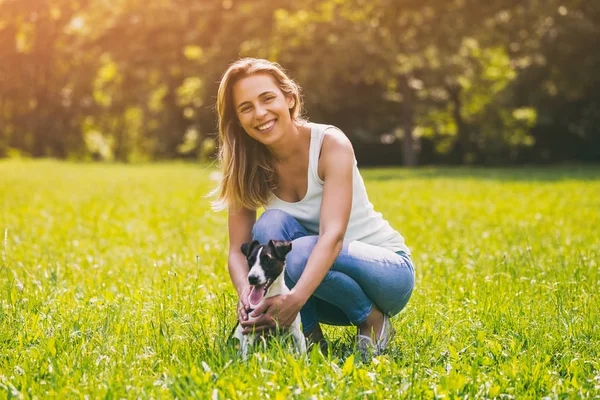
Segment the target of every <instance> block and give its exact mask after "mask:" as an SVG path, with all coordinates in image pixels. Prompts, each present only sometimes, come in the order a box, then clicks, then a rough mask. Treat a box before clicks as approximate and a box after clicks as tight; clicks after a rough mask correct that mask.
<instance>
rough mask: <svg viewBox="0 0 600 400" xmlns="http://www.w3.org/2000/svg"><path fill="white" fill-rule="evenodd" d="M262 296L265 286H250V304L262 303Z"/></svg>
mask: <svg viewBox="0 0 600 400" xmlns="http://www.w3.org/2000/svg"><path fill="white" fill-rule="evenodd" d="M264 295H265V285H259V286H252V290H251V291H250V303H251V304H253V305H257V304H258V303H260V302H261V301H262V299H263V296H264Z"/></svg>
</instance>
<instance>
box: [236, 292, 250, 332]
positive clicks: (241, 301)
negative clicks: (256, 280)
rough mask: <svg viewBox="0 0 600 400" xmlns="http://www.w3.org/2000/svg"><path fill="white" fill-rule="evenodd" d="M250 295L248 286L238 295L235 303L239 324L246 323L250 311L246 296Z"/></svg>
mask: <svg viewBox="0 0 600 400" xmlns="http://www.w3.org/2000/svg"><path fill="white" fill-rule="evenodd" d="M249 294H250V286H246V287H244V289H242V293H241V294H240V295H239V298H238V303H237V312H238V320H239V321H240V323H242V322H243V321H248V311H250V302H248V295H249Z"/></svg>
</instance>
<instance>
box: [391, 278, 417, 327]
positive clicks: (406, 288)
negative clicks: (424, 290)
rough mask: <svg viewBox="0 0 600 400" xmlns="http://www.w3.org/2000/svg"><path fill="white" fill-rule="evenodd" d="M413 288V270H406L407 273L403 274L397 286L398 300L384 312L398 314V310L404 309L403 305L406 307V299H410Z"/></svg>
mask: <svg viewBox="0 0 600 400" xmlns="http://www.w3.org/2000/svg"><path fill="white" fill-rule="evenodd" d="M414 288H415V275H414V272H412V270H411V271H410V272H408V273H407V274H405V277H404V279H403V280H402V285H401V286H400V288H399V295H400V296H399V298H398V301H397V302H396V304H394V306H393V307H391V308H390V309H389V310H387V312H386V314H388V315H390V316H393V315H396V314H398V313H399V312H400V311H402V309H404V307H406V304H408V301H409V300H410V298H411V296H412V293H413V289H414Z"/></svg>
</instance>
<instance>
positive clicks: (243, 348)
mask: <svg viewBox="0 0 600 400" xmlns="http://www.w3.org/2000/svg"><path fill="white" fill-rule="evenodd" d="M240 354H241V356H242V360H244V361H245V360H247V359H248V338H247V337H244V338H243V339H242V340H241V341H240Z"/></svg>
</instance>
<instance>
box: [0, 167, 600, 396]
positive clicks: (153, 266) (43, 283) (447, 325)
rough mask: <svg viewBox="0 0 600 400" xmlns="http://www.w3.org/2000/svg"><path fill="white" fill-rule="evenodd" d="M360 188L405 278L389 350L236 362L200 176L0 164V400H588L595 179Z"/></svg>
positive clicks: (433, 178)
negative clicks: (396, 248) (408, 279)
mask: <svg viewBox="0 0 600 400" xmlns="http://www.w3.org/2000/svg"><path fill="white" fill-rule="evenodd" d="M363 176H364V178H365V182H366V185H367V187H368V190H369V195H370V199H371V201H372V202H373V203H374V205H375V208H376V209H377V210H378V211H380V212H382V213H383V215H384V217H385V218H386V219H388V221H389V222H390V223H391V224H392V226H394V227H395V228H397V229H398V230H399V231H400V232H401V233H402V234H403V235H404V237H405V238H406V242H407V244H408V246H409V247H410V248H411V250H412V252H413V260H414V264H415V268H416V279H417V281H416V288H415V291H414V294H413V296H412V298H411V300H410V302H409V304H408V306H407V307H406V308H405V309H404V310H403V311H402V312H401V313H400V314H399V315H398V316H396V317H395V318H394V319H393V324H394V327H395V329H396V331H397V335H396V337H395V338H394V340H393V342H392V344H391V346H390V349H389V351H388V352H387V354H384V355H381V356H378V357H377V358H376V359H374V360H373V362H371V363H363V362H361V361H360V359H359V357H358V354H357V353H356V352H355V351H354V348H353V335H354V333H355V330H354V329H353V328H349V327H348V328H343V327H326V328H325V334H326V336H327V338H328V339H329V342H330V346H331V351H330V354H329V355H328V356H326V357H325V356H323V355H321V353H320V352H318V351H317V350H314V351H312V352H311V353H310V354H309V356H308V357H307V359H302V358H298V357H297V356H296V355H294V354H293V352H291V351H289V349H288V348H287V347H286V346H285V344H286V343H285V342H282V341H276V342H274V343H271V344H270V345H269V346H268V347H267V348H266V349H259V350H258V351H256V352H255V353H254V354H253V355H252V356H251V357H250V359H249V360H248V361H247V362H243V361H241V360H240V359H239V357H238V356H237V354H236V351H235V348H234V347H233V346H232V345H231V344H228V343H227V340H226V339H227V336H228V335H229V332H230V331H231V329H232V328H233V326H234V323H235V307H234V304H235V300H236V296H235V294H234V290H233V287H232V285H231V283H230V281H229V277H228V273H227V269H226V253H227V248H228V247H227V246H228V244H227V232H226V221H227V218H226V213H225V212H219V213H215V212H212V211H211V210H210V207H209V201H208V199H207V198H206V194H207V193H208V192H209V191H210V189H212V188H213V187H214V185H215V182H214V169H212V168H211V167H210V166H204V165H193V164H172V163H169V164H151V165H131V166H126V165H119V164H109V165H102V164H74V163H65V162H57V161H48V160H46V161H26V160H25V161H0V204H1V208H0V252H1V259H0V398H39V399H42V398H61V399H62V398H85V399H88V398H89V399H95V398H106V399H120V398H156V399H158V398H211V399H225V398H233V399H246V398H261V399H262V398H266V399H289V398H302V399H304V398H315V399H321V398H343V399H347V398H377V399H396V398H435V397H437V398H464V397H467V396H468V397H469V398H500V399H513V398H515V399H521V398H542V397H544V398H550V399H555V398H556V399H559V398H560V399H562V398H598V397H599V396H600V326H599V323H600V295H599V294H598V292H599V282H600V274H599V269H600V265H599V264H600V230H599V226H600V168H598V167H547V168H519V169H517V168H514V169H478V168H418V169H415V170H406V169H399V168H396V169H393V168H390V169H387V168H386V169H370V170H364V171H363Z"/></svg>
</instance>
